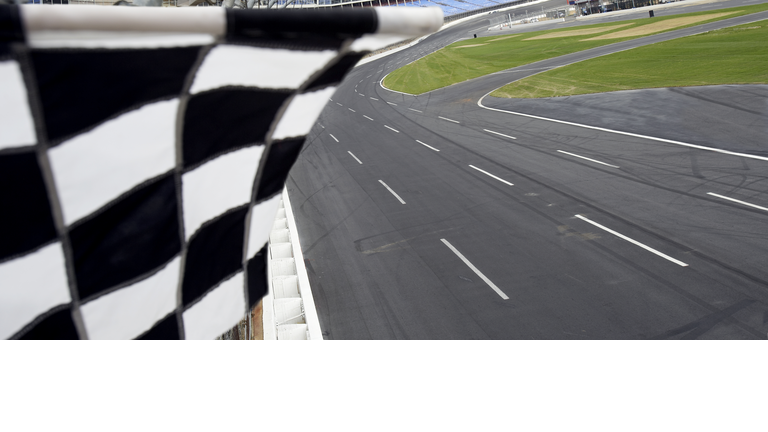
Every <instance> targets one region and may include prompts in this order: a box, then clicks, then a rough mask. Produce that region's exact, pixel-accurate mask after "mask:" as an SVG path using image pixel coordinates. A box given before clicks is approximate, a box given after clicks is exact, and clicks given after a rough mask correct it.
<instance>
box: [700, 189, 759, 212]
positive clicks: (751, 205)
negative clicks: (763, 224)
mask: <svg viewBox="0 0 768 432" xmlns="http://www.w3.org/2000/svg"><path fill="white" fill-rule="evenodd" d="M707 195H712V196H714V197H718V198H722V199H724V200H728V201H733V202H735V203H739V204H743V205H745V206H749V207H754V208H756V209H760V210H765V211H768V208H766V207H761V206H759V205H756V204H752V203H748V202H746V201H741V200H737V199H735V198H730V197H727V196H724V195H720V194H716V193H714V192H707Z"/></svg>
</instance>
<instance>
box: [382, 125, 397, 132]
mask: <svg viewBox="0 0 768 432" xmlns="http://www.w3.org/2000/svg"><path fill="white" fill-rule="evenodd" d="M384 127H385V128H387V129H390V130H393V131H395V132H397V133H400V131H399V130H397V129H395V128H391V127H389V126H387V125H384Z"/></svg>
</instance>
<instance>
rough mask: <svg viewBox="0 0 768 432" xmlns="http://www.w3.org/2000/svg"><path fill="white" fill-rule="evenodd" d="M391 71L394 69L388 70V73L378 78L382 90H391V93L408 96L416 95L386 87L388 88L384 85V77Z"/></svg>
mask: <svg viewBox="0 0 768 432" xmlns="http://www.w3.org/2000/svg"><path fill="white" fill-rule="evenodd" d="M392 72H394V69H393V70H391V71H389V73H388V74H386V75H384V77H383V78H382V79H380V80H379V86H381V88H383V89H384V90H386V91H391V92H392V93H400V94H404V95H408V96H416V95H415V94H411V93H405V92H399V91H397V90H392V89H388V88H386V87H384V78H386V77H388V76H389V74H391V73H392Z"/></svg>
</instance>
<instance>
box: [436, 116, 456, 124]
mask: <svg viewBox="0 0 768 432" xmlns="http://www.w3.org/2000/svg"><path fill="white" fill-rule="evenodd" d="M437 117H438V118H441V119H443V120H448V121H449V122H454V123H459V122H457V121H456V120H451V119H449V118H445V117H441V116H437Z"/></svg>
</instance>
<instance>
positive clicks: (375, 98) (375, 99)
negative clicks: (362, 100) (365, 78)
mask: <svg viewBox="0 0 768 432" xmlns="http://www.w3.org/2000/svg"><path fill="white" fill-rule="evenodd" d="M368 98H369V99H373V100H375V101H377V100H378V99H376V98H375V97H370V96H368Z"/></svg>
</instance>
